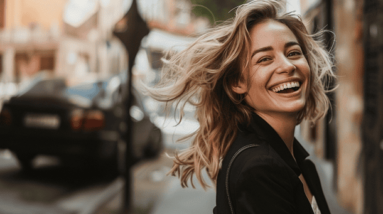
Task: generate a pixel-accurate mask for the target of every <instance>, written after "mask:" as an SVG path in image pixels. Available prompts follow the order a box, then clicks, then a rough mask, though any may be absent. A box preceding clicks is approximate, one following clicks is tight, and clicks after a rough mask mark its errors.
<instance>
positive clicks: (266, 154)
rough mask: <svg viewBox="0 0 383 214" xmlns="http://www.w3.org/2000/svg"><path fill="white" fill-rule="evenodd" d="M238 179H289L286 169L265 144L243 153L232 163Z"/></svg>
mask: <svg viewBox="0 0 383 214" xmlns="http://www.w3.org/2000/svg"><path fill="white" fill-rule="evenodd" d="M233 169H234V170H233V171H236V174H237V177H238V179H241V180H246V179H250V180H251V179H254V178H259V179H261V178H263V177H265V178H267V179H275V180H280V179H286V178H287V177H290V176H289V174H290V173H288V167H287V166H286V164H285V163H284V162H283V160H281V159H280V158H279V156H278V155H277V154H276V153H275V152H274V150H273V149H272V148H270V146H269V145H268V144H266V143H262V144H260V145H259V146H257V147H254V148H251V149H248V150H246V151H243V153H242V154H241V155H239V156H238V157H237V159H236V160H235V162H234V163H233Z"/></svg>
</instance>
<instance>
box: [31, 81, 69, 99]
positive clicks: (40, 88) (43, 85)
mask: <svg viewBox="0 0 383 214" xmlns="http://www.w3.org/2000/svg"><path fill="white" fill-rule="evenodd" d="M65 88H66V84H65V81H64V80H63V79H53V80H42V81H40V82H38V83H36V84H35V85H34V86H32V87H31V88H30V89H29V90H28V91H27V92H26V93H25V94H26V95H33V96H34V95H47V94H52V95H57V94H61V93H62V91H63V90H64V89H65Z"/></svg>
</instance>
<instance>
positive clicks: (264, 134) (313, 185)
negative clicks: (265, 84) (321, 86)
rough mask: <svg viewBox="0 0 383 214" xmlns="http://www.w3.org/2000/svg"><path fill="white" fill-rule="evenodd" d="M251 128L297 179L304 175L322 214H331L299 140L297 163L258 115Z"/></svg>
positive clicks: (295, 153) (295, 144)
mask: <svg viewBox="0 0 383 214" xmlns="http://www.w3.org/2000/svg"><path fill="white" fill-rule="evenodd" d="M251 127H252V128H253V129H254V131H256V133H257V135H258V136H259V137H260V138H262V139H264V140H265V141H266V142H268V143H269V144H270V145H271V147H272V148H273V149H274V150H275V151H276V152H277V153H278V155H279V156H280V157H281V158H282V159H283V160H284V161H285V163H286V164H287V165H288V166H289V167H290V168H291V169H292V170H293V171H294V172H295V174H296V175H297V177H299V176H300V175H301V174H303V176H304V177H305V180H306V182H307V185H308V186H309V188H310V190H311V193H312V194H313V195H315V199H316V201H317V204H318V207H319V209H320V211H321V213H322V214H330V209H329V207H328V205H327V202H326V199H325V197H324V194H323V191H322V186H321V183H320V179H319V176H318V173H317V171H316V168H315V165H314V163H313V162H312V161H311V160H309V159H306V158H307V157H308V156H309V153H308V152H307V151H306V150H305V149H304V148H303V146H302V145H301V144H300V143H299V142H298V140H297V139H294V146H293V149H294V156H295V160H296V161H295V160H294V158H293V156H292V155H291V153H290V151H289V150H288V148H287V146H286V144H285V143H284V142H283V140H282V139H281V138H280V137H279V135H278V133H277V132H276V131H275V130H274V129H273V128H272V127H271V126H270V125H269V124H268V123H267V122H266V121H265V120H263V119H262V118H261V117H260V116H258V115H257V114H256V113H253V121H252V123H251ZM307 202H308V201H307ZM310 207H311V206H310ZM311 211H312V210H311Z"/></svg>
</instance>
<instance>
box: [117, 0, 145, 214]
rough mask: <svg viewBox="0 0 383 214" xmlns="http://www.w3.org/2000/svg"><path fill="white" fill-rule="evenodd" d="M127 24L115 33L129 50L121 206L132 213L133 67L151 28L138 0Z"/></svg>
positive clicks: (125, 19)
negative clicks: (139, 8)
mask: <svg viewBox="0 0 383 214" xmlns="http://www.w3.org/2000/svg"><path fill="white" fill-rule="evenodd" d="M122 23H125V24H126V26H125V27H124V28H122V29H115V31H114V32H113V34H114V35H115V36H116V37H117V38H119V39H120V40H121V42H122V44H123V45H124V46H125V48H126V50H127V51H128V63H129V64H128V74H127V77H128V79H127V84H126V92H127V93H126V94H127V96H126V97H125V99H124V100H125V101H124V104H125V112H126V114H125V123H126V125H127V130H126V132H125V136H123V138H124V139H125V142H126V152H125V168H126V170H125V173H124V179H125V185H124V198H123V203H122V208H121V213H123V214H127V213H132V192H133V188H132V183H133V178H132V174H131V167H132V158H131V157H132V139H133V137H132V135H133V133H132V128H133V122H132V120H131V117H130V107H131V105H132V101H133V97H132V96H133V95H132V88H133V86H132V78H133V75H132V73H133V72H132V69H133V65H134V61H135V58H136V55H137V52H138V50H139V48H140V45H141V40H142V38H144V36H145V35H147V34H148V33H149V28H148V26H147V25H146V22H145V21H144V20H143V19H142V18H141V16H140V14H139V13H138V7H137V1H136V0H133V2H132V5H131V7H130V9H129V11H128V12H127V13H126V14H125V16H124V17H123V22H122Z"/></svg>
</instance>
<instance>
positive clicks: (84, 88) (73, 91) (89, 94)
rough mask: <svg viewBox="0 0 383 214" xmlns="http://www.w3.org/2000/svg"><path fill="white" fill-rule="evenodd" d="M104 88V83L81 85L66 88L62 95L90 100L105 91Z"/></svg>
mask: <svg viewBox="0 0 383 214" xmlns="http://www.w3.org/2000/svg"><path fill="white" fill-rule="evenodd" d="M106 86H107V84H106V83H105V82H94V83H88V84H81V85H76V86H72V87H69V88H67V89H66V90H65V92H64V93H65V95H67V96H73V95H75V96H81V97H83V98H86V99H90V100H92V99H93V98H94V97H95V96H97V95H98V94H99V93H100V91H101V90H105V88H106Z"/></svg>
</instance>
